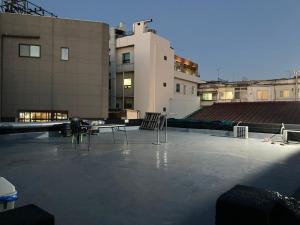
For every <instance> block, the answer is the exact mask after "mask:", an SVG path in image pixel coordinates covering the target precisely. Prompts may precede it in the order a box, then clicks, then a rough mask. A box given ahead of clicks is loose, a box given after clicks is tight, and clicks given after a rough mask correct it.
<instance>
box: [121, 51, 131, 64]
mask: <svg viewBox="0 0 300 225" xmlns="http://www.w3.org/2000/svg"><path fill="white" fill-rule="evenodd" d="M127 54H128V55H129V59H125V55H127ZM130 57H131V56H130V52H124V53H122V64H130V62H131V60H130Z"/></svg>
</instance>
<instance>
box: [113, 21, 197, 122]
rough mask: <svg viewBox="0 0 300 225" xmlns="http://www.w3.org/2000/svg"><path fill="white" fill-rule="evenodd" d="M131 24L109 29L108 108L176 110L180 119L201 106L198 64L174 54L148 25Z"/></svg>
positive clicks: (172, 111)
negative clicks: (126, 27) (125, 26)
mask: <svg viewBox="0 0 300 225" xmlns="http://www.w3.org/2000/svg"><path fill="white" fill-rule="evenodd" d="M151 21H152V20H148V21H139V22H136V23H134V24H133V32H132V33H130V34H128V33H127V32H126V30H125V29H124V27H123V26H122V25H121V26H120V27H118V28H112V29H111V31H110V108H111V109H134V110H138V111H140V115H141V117H143V116H144V114H145V112H168V113H175V114H176V117H177V118H182V117H184V116H186V115H188V114H190V113H192V112H193V111H195V110H197V109H198V108H199V107H200V99H199V97H198V96H197V85H198V83H200V82H201V81H200V77H199V75H198V65H197V64H195V63H193V62H191V61H190V60H186V59H184V58H181V57H178V56H175V53H174V49H173V48H172V47H171V45H170V42H169V41H168V40H167V39H165V38H163V37H160V36H159V35H157V34H156V31H155V30H153V29H150V28H148V23H149V22H151Z"/></svg>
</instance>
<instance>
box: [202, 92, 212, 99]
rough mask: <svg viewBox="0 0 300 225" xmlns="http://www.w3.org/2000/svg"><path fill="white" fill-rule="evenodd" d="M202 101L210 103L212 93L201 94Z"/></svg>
mask: <svg viewBox="0 0 300 225" xmlns="http://www.w3.org/2000/svg"><path fill="white" fill-rule="evenodd" d="M202 100H203V101H212V93H203V95H202Z"/></svg>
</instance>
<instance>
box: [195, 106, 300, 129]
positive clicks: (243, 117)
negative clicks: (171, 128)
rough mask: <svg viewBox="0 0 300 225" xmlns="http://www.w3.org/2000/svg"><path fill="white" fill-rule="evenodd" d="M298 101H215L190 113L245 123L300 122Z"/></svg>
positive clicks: (208, 118)
mask: <svg viewBox="0 0 300 225" xmlns="http://www.w3.org/2000/svg"><path fill="white" fill-rule="evenodd" d="M299 115H300V102H238V103H215V104H213V105H212V106H208V107H204V108H203V109H202V110H200V111H198V112H196V113H195V114H193V115H191V116H190V118H191V119H197V120H210V121H211V120H230V121H235V122H239V121H242V122H246V123H280V124H281V123H285V124H300V117H299Z"/></svg>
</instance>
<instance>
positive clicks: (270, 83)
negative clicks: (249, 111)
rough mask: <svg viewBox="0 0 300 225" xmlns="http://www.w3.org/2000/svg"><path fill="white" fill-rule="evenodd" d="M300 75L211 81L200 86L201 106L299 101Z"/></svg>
mask: <svg viewBox="0 0 300 225" xmlns="http://www.w3.org/2000/svg"><path fill="white" fill-rule="evenodd" d="M299 85H300V83H299V77H298V76H295V77H294V78H282V79H273V80H252V81H236V82H225V81H210V82H206V83H203V84H200V85H199V86H198V92H199V95H200V97H201V106H209V105H212V104H213V103H214V102H261V101H299V99H300V95H299Z"/></svg>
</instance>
